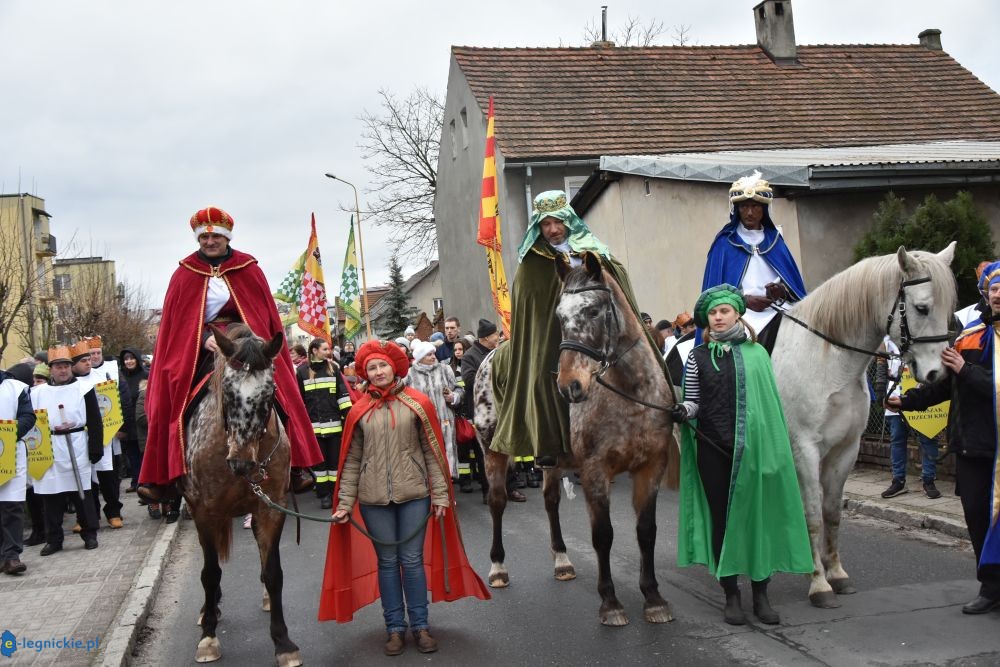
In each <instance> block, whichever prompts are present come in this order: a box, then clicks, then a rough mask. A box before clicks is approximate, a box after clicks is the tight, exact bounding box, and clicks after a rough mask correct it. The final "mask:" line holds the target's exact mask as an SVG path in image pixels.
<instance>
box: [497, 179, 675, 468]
mask: <svg viewBox="0 0 1000 667" xmlns="http://www.w3.org/2000/svg"><path fill="white" fill-rule="evenodd" d="M587 252H589V253H592V254H594V255H596V256H597V257H599V258H600V261H601V266H602V269H603V270H605V271H608V272H610V273H611V275H612V276H614V278H615V280H617V281H618V284H619V285H621V288H622V291H624V292H625V295H626V296H627V297H628V300H629V304H630V305H631V307H632V310H633V311H634V312H635V314H636V317H638V316H639V309H638V307H637V306H636V303H635V297H634V296H633V293H632V285H631V283H630V282H629V279H628V274H626V272H625V268H624V267H623V266H622V265H621V264H620V263H619V262H618V260H616V259H615V258H614V257H612V256H611V252H610V251H609V250H608V247H607V246H606V245H604V244H603V243H601V242H600V241H599V240H598V239H597V237H595V236H594V235H593V234H592V233H591V231H590V229H588V228H587V225H586V223H584V221H583V220H582V219H581V218H580V216H578V215H577V214H576V211H574V210H573V207H572V206H570V205H569V202H568V201H567V198H566V193H565V192H562V191H561V190H549V191H548V192H543V193H541V194H540V195H538V196H537V197H535V201H534V204H533V207H532V215H531V224H529V225H528V230H527V231H526V232H525V235H524V240H523V241H522V242H521V246H520V248H519V249H518V261H519V264H518V267H517V273H516V274H515V275H514V285H513V288H512V293H511V315H510V325H511V336H510V342H508V343H507V344H506V345H502V346H500V347H499V348H498V349H497V352H496V354H495V355H494V357H493V396H494V401H495V404H496V409H497V429H496V433H495V435H494V436H493V443H492V445H491V448H492V449H493V450H494V451H497V452H500V453H502V454H507V455H509V456H532V455H534V457H535V463H536V465H538V466H540V467H543V468H545V467H552V466H554V465H555V463H556V457H557V456H559V455H560V454H562V453H568V452H569V451H570V441H569V406H568V405H567V403H566V401H565V400H564V399H563V398H562V397H561V396H560V395H559V390H558V388H557V387H556V382H555V371H556V369H557V367H558V364H559V342H560V341H561V340H562V332H561V331H560V329H559V320H558V318H557V317H556V304H557V302H558V301H559V292H560V289H561V284H560V282H559V278H558V276H557V275H556V271H555V259H556V256H557V255H559V254H564V255H566V256H568V258H569V261H570V265H571V266H573V267H575V266H579V265H580V264H581V263H582V259H581V257H582V256H583V254H584V253H587ZM650 345H653V346H654V347H655V344H654V343H653V342H652V341H650ZM658 356H659V355H658Z"/></svg>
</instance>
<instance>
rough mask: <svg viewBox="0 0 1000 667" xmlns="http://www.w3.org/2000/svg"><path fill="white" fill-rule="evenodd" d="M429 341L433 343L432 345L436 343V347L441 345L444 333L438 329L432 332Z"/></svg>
mask: <svg viewBox="0 0 1000 667" xmlns="http://www.w3.org/2000/svg"><path fill="white" fill-rule="evenodd" d="M431 342H432V343H434V345H436V346H437V347H441V346H442V345H444V334H443V333H441V332H440V331H435V332H434V333H432V334H431Z"/></svg>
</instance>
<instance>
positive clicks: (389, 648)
mask: <svg viewBox="0 0 1000 667" xmlns="http://www.w3.org/2000/svg"><path fill="white" fill-rule="evenodd" d="M405 645H406V644H405V642H404V641H403V633H402V632H390V633H389V639H387V640H386V642H385V654H386V655H399V654H400V653H402V652H403V647H404V646H405Z"/></svg>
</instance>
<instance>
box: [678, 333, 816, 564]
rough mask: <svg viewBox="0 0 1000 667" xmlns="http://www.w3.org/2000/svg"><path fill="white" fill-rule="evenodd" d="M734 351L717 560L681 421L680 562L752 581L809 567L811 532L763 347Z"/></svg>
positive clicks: (688, 434)
mask: <svg viewBox="0 0 1000 667" xmlns="http://www.w3.org/2000/svg"><path fill="white" fill-rule="evenodd" d="M731 349H732V354H733V362H734V366H735V371H736V372H735V377H736V433H735V438H734V443H733V444H734V449H733V452H734V455H733V473H732V478H731V480H732V481H731V483H730V489H729V512H728V514H727V519H726V534H725V538H724V539H723V542H722V553H721V556H720V558H719V562H718V563H716V562H715V557H714V555H713V553H712V514H711V512H710V511H709V508H708V501H707V500H706V499H705V490H704V488H703V487H702V484H701V476H700V475H699V474H698V461H697V456H698V444H697V441H696V439H695V434H694V432H693V430H692V429H691V428H690V426H687V425H686V426H685V427H684V428H683V444H682V449H681V503H680V521H679V523H680V527H679V529H678V536H677V564H678V565H680V566H682V567H684V566H688V565H692V564H695V563H700V564H702V565H707V566H708V569H709V571H710V572H711V573H712V574H713V575H715V576H716V577H725V576H728V575H732V574H745V575H749V576H750V578H751V579H752V580H754V581H761V580H764V579H766V578H768V577H769V576H771V574H772V573H774V572H801V573H809V572H812V570H813V560H812V550H811V548H810V545H809V532H808V530H807V528H806V520H805V513H804V511H803V509H802V498H801V496H800V495H799V483H798V479H797V478H796V475H795V463H794V461H793V460H792V447H791V443H790V442H789V439H788V427H787V425H786V424H785V414H784V412H782V410H781V401H780V399H779V397H778V388H777V386H776V385H775V383H774V371H773V370H772V369H771V361H770V358H769V357H768V355H767V352H766V351H765V350H764V348H763V347H761V346H760V345H757V344H756V343H753V342H750V341H747V342H744V343H742V344H737V345H733V346H732V348H731ZM704 398H705V397H703V400H704ZM692 424H694V425H696V421H695V422H692Z"/></svg>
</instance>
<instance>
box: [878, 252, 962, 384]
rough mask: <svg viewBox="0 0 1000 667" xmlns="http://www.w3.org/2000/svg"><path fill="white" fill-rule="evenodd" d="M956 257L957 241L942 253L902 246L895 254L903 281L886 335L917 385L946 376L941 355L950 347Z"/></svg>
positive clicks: (954, 295)
mask: <svg viewBox="0 0 1000 667" xmlns="http://www.w3.org/2000/svg"><path fill="white" fill-rule="evenodd" d="M954 256H955V242H954V241H952V242H951V243H950V244H948V247H946V248H945V249H944V250H942V251H941V252H939V253H932V252H924V251H921V250H915V251H912V252H908V251H907V250H906V248H904V247H903V246H900V247H899V250H897V251H896V261H897V262H898V264H899V268H900V270H901V271H902V272H903V279H902V281H901V282H900V285H899V293H898V296H897V305H896V308H895V310H894V311H893V312H894V313H895V317H893V321H892V324H891V325H890V326H889V327H888V331H887V333H888V334H889V336H890V337H892V339H893V340H894V341H896V342H897V344H898V345H899V346H900V348H901V350H903V352H904V355H903V356H904V360H905V362H906V363H907V365H908V366H909V368H910V371H911V372H912V373H913V376H914V377H915V378H916V379H917V381H918V382H935V381H937V380H940V379H941V378H942V377H943V376H944V374H945V372H946V370H945V367H944V365H943V364H942V363H941V352H942V351H944V349H945V348H946V347H947V346H948V344H949V342H948V335H947V334H948V330H949V324H950V323H951V322H952V318H953V313H954V311H955V300H956V291H955V277H954V274H953V273H952V270H951V267H950V265H951V261H952V259H953V258H954Z"/></svg>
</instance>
